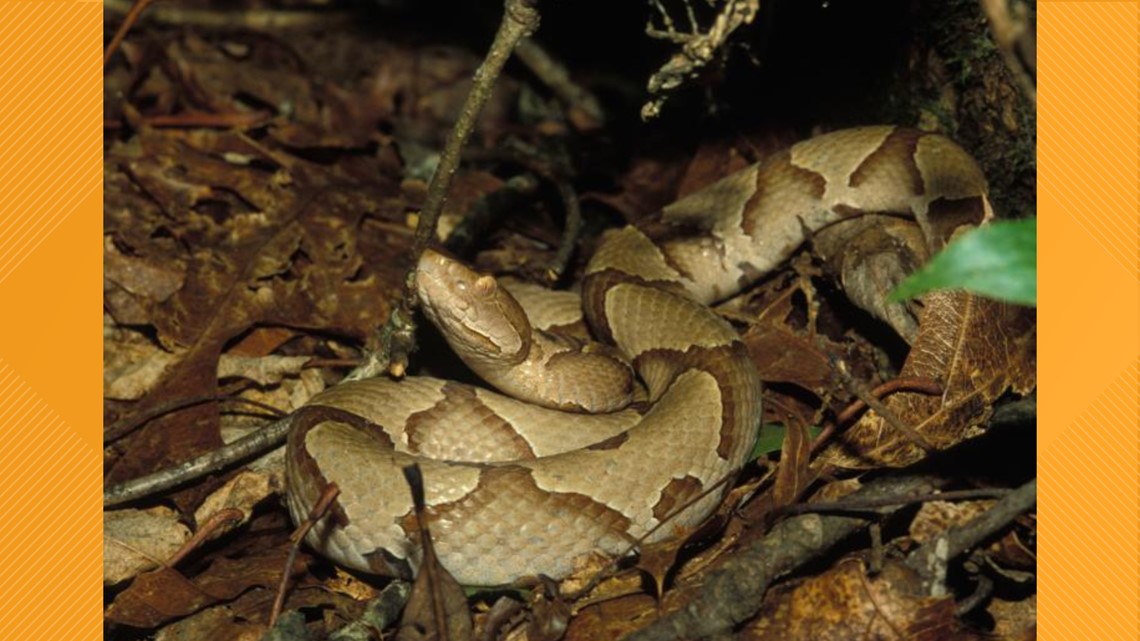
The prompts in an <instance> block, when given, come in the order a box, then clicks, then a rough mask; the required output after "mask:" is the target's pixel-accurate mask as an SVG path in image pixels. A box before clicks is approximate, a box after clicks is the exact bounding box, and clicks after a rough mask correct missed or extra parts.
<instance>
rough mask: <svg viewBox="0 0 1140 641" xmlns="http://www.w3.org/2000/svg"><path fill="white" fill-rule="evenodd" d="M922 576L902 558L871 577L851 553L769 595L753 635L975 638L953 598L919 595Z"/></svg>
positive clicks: (813, 639) (754, 640) (785, 640)
mask: <svg viewBox="0 0 1140 641" xmlns="http://www.w3.org/2000/svg"><path fill="white" fill-rule="evenodd" d="M921 594H922V590H921V581H920V579H919V578H918V576H917V575H915V574H914V573H913V571H911V570H910V569H909V568H907V567H906V566H904V565H902V564H900V563H893V562H892V563H888V564H887V565H886V566H884V568H883V571H882V573H880V574H879V575H877V576H875V577H868V576H867V574H866V567H865V566H864V564H863V563H862V562H861V561H858V560H855V559H850V560H847V561H844V562H841V563H839V564H838V565H837V566H836V567H834V568H832V569H831V570H829V571H827V572H825V573H823V574H821V575H818V576H814V577H811V578H808V579H806V580H804V581H803V582H802V583H799V584H798V585H795V586H794V587H790V588H785V589H782V590H779V591H777V592H775V593H773V594H771V595H769V597H768V599H767V601H766V602H765V605H764V608H763V609H762V610H761V612H760V614H759V615H758V616H757V617H756V619H754V620H753V622H752V623H750V624H748V625H747V626H746V627H745V629H744V632H743V634H742V635H741V638H742V639H747V640H748V641H769V640H773V641H775V640H778V641H847V640H848V639H860V641H903V640H906V641H943V640H945V641H949V640H951V639H954V640H965V639H973V638H976V637H975V636H974V635H971V634H970V633H968V632H967V631H966V630H964V629H963V628H962V626H961V625H960V624H959V623H958V621H957V619H956V618H955V616H954V601H953V599H949V598H933V597H926V596H918V595H921Z"/></svg>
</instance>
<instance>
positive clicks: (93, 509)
mask: <svg viewBox="0 0 1140 641" xmlns="http://www.w3.org/2000/svg"><path fill="white" fill-rule="evenodd" d="M0 399H3V402H2V403H0V425H3V426H4V447H3V448H0V469H4V470H6V472H5V474H4V476H3V477H2V478H3V479H4V481H3V484H2V485H0V495H2V496H3V497H4V511H5V517H4V518H3V519H0V549H2V550H4V562H3V563H0V602H2V603H5V604H8V605H7V606H6V607H4V608H3V609H2V610H0V629H2V630H9V631H15V630H20V629H21V628H24V630H26V631H27V632H34V637H33V636H28V637H22V638H40V639H82V638H96V637H95V635H96V634H98V627H97V626H98V623H99V618H98V615H99V611H100V610H101V607H102V606H101V604H102V601H101V596H102V590H101V584H102V580H101V577H102V573H103V569H102V564H101V563H100V561H99V559H100V558H101V557H102V553H103V552H102V547H101V545H100V539H101V537H102V527H101V521H100V519H99V505H100V494H101V492H100V486H101V484H100V482H99V479H100V478H101V477H102V461H101V459H100V458H99V456H98V455H97V454H98V453H97V452H92V451H91V448H90V447H86V446H85V445H84V443H83V441H82V440H81V439H80V438H79V437H78V436H77V435H76V434H75V430H73V429H72V428H71V427H70V426H68V425H66V424H65V423H64V422H63V421H62V420H61V419H60V417H59V416H58V415H57V414H56V413H55V412H54V411H52V409H51V408H50V407H48V406H47V404H45V403H44V402H43V400H42V399H40V398H39V397H38V396H37V395H36V393H35V392H34V391H33V390H32V389H31V388H30V387H29V386H28V385H27V384H26V383H25V382H24V381H23V380H22V379H21V378H20V377H19V376H18V375H17V374H16V373H15V372H14V371H13V370H12V368H11V367H10V366H9V364H8V363H6V362H4V361H2V360H0ZM64 596H66V599H67V601H68V604H67V605H66V606H61V603H60V600H61V597H64ZM92 624H94V625H92ZM25 626H26V627H25ZM6 636H7V634H6Z"/></svg>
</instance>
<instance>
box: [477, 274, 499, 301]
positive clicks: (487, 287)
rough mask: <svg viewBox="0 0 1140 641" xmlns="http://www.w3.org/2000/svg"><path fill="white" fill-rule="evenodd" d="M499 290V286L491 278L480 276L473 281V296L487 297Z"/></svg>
mask: <svg viewBox="0 0 1140 641" xmlns="http://www.w3.org/2000/svg"><path fill="white" fill-rule="evenodd" d="M498 288H499V284H498V283H497V282H495V278H494V277H493V276H480V277H479V278H476V279H475V294H476V295H477V296H483V297H487V296H490V295H491V294H494V293H495V290H496V289H498Z"/></svg>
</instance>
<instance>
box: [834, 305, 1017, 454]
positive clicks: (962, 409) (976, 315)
mask: <svg viewBox="0 0 1140 641" xmlns="http://www.w3.org/2000/svg"><path fill="white" fill-rule="evenodd" d="M923 305H924V312H923V317H922V322H921V324H920V326H919V333H918V337H917V338H916V339H915V342H914V345H913V346H912V347H911V351H910V354H909V355H908V356H907V360H906V364H905V365H904V366H903V369H902V371H901V372H900V373H899V375H900V376H901V377H916V378H930V379H933V380H936V381H938V382H939V383H940V384H941V386H942V389H943V390H944V393H943V395H942V397H941V398H939V397H933V396H929V395H926V394H920V393H912V392H902V393H898V394H892V395H891V396H890V397H889V398H888V399H887V400H886V405H887V407H888V408H890V409H891V410H893V411H894V413H895V414H896V415H897V416H898V417H899V418H900V419H902V420H903V421H905V422H906V423H907V424H909V425H910V426H911V427H912V428H914V429H915V430H916V431H918V433H920V434H921V435H922V436H923V437H924V438H925V439H926V440H927V441H928V442H930V443H931V444H932V445H934V446H935V447H937V448H939V449H944V448H947V447H950V446H951V445H955V444H957V443H959V442H961V441H963V440H965V439H967V438H970V437H972V436H976V435H977V434H979V433H980V432H981V430H982V429H983V428H984V425H985V422H986V420H987V419H988V418H989V416H990V413H991V412H992V403H993V402H994V400H996V399H997V398H998V397H999V396H1001V395H1002V394H1003V393H1005V392H1006V391H1013V392H1015V393H1018V394H1025V393H1027V392H1029V391H1031V390H1032V389H1033V388H1034V387H1035V386H1036V381H1037V371H1036V370H1037V358H1036V355H1037V352H1036V347H1037V343H1036V340H1037V330H1036V313H1035V311H1034V310H1032V309H1029V308H1025V307H1020V306H1016V305H1007V304H1004V303H999V302H996V301H992V300H989V299H985V298H980V297H978V296H974V295H972V294H966V293H961V292H935V293H933V294H929V295H927V296H926V297H925V298H924V299H923ZM923 456H924V452H923V451H922V450H921V449H920V448H919V447H918V446H916V445H914V444H913V443H911V441H910V440H908V439H907V438H905V436H904V435H902V434H900V433H899V432H898V430H895V429H894V428H893V427H891V425H890V424H889V423H887V422H886V421H884V420H883V419H882V418H881V417H880V416H878V415H877V414H875V413H874V412H870V413H867V414H865V415H864V416H863V417H862V418H861V419H860V420H859V422H858V423H856V424H855V425H853V426H852V427H850V428H848V429H847V430H846V431H844V432H843V433H842V434H841V435H840V436H839V437H838V438H837V439H836V441H835V442H833V444H832V445H830V446H829V447H827V448H826V449H825V450H824V451H823V452H822V454H821V457H820V460H821V461H822V462H825V463H829V464H831V465H836V466H839V467H843V468H854V469H865V468H870V467H880V466H888V467H899V466H904V465H909V464H911V463H914V462H915V461H918V460H920V459H921V458H922V457H923Z"/></svg>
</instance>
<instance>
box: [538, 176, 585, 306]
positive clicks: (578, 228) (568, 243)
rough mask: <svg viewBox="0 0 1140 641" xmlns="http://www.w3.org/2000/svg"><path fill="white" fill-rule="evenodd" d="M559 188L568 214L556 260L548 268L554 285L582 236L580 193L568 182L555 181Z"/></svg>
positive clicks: (547, 272)
mask: <svg viewBox="0 0 1140 641" xmlns="http://www.w3.org/2000/svg"><path fill="white" fill-rule="evenodd" d="M555 184H557V186H558V195H559V196H561V197H562V205H563V209H564V210H565V212H566V225H565V227H563V229H562V241H561V242H560V243H559V244H558V251H557V252H556V253H555V254H554V259H553V260H551V261H550V265H549V266H547V268H546V280H547V281H548V282H551V283H554V282H556V281H557V280H558V279H559V278H561V277H562V272H564V271H566V265H567V263H569V262H570V256H571V255H573V253H574V248H575V247H577V246H578V237H579V236H580V235H581V234H582V208H581V207H580V206H579V204H578V192H577V191H575V190H574V187H573V186H572V185H571V184H570V183H569V182H568V181H566V180H561V179H555Z"/></svg>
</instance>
